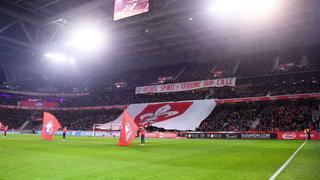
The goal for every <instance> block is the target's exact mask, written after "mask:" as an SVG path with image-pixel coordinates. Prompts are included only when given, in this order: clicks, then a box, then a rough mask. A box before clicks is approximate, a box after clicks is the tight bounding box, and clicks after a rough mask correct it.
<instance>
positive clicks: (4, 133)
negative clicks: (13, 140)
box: [3, 125, 9, 137]
mask: <svg viewBox="0 0 320 180" xmlns="http://www.w3.org/2000/svg"><path fill="white" fill-rule="evenodd" d="M8 129H9V127H8V125H6V126H5V127H4V129H3V137H7V131H8Z"/></svg>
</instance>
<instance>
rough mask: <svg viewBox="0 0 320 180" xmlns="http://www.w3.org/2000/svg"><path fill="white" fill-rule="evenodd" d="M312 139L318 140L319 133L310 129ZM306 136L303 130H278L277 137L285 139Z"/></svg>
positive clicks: (319, 137)
mask: <svg viewBox="0 0 320 180" xmlns="http://www.w3.org/2000/svg"><path fill="white" fill-rule="evenodd" d="M310 135H311V139H312V140H320V133H319V132H316V131H312V132H311V133H310ZM306 138H307V134H306V133H304V132H300V131H299V132H278V139H285V140H305V139H306Z"/></svg>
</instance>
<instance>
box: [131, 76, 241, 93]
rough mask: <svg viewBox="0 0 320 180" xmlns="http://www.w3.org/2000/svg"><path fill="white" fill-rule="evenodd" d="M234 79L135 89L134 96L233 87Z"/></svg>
mask: <svg viewBox="0 0 320 180" xmlns="http://www.w3.org/2000/svg"><path fill="white" fill-rule="evenodd" d="M235 85H236V78H223V79H210V80H202V81H192V82H181V83H173V84H161V85H153V86H140V87H136V94H147V93H168V92H178V91H190V90H194V89H201V88H206V87H223V86H235Z"/></svg>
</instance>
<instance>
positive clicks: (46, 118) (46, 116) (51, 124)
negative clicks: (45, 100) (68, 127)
mask: <svg viewBox="0 0 320 180" xmlns="http://www.w3.org/2000/svg"><path fill="white" fill-rule="evenodd" d="M60 128H61V125H60V123H59V121H58V119H57V118H56V117H54V116H53V115H52V114H50V113H48V112H43V123H42V131H41V136H42V137H43V138H44V139H46V140H47V141H51V140H52V139H53V136H54V134H55V133H56V131H57V130H58V129H60Z"/></svg>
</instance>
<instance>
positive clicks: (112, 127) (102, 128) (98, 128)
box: [92, 124, 121, 136]
mask: <svg viewBox="0 0 320 180" xmlns="http://www.w3.org/2000/svg"><path fill="white" fill-rule="evenodd" d="M110 131H121V124H93V125H92V136H96V133H97V132H110Z"/></svg>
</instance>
